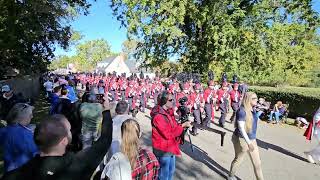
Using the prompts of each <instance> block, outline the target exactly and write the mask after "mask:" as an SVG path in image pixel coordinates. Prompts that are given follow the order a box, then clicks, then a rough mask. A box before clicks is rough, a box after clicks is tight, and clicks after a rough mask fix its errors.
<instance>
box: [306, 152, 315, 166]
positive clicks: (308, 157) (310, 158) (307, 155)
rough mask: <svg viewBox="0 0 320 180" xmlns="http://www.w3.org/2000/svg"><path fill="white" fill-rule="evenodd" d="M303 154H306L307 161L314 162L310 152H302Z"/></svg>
mask: <svg viewBox="0 0 320 180" xmlns="http://www.w3.org/2000/svg"><path fill="white" fill-rule="evenodd" d="M304 154H305V155H306V158H307V160H308V161H309V163H312V164H315V162H314V160H313V158H312V156H311V155H310V154H308V153H307V152H304Z"/></svg>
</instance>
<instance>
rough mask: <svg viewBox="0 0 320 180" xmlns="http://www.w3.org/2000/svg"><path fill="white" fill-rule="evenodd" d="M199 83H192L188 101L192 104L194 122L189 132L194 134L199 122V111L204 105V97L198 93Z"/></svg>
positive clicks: (201, 110)
mask: <svg viewBox="0 0 320 180" xmlns="http://www.w3.org/2000/svg"><path fill="white" fill-rule="evenodd" d="M200 88H201V86H200V84H199V83H197V84H196V85H194V91H195V92H193V93H192V94H191V96H190V102H191V105H192V111H193V117H194V124H193V127H192V132H191V134H192V135H194V136H196V135H198V134H199V133H198V127H199V126H200V124H201V113H202V112H203V106H204V99H203V96H202V94H201V93H200Z"/></svg>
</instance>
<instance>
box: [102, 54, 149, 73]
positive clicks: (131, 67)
mask: <svg viewBox="0 0 320 180" xmlns="http://www.w3.org/2000/svg"><path fill="white" fill-rule="evenodd" d="M116 58H117V56H111V57H108V58H106V59H104V60H103V61H100V62H99V63H105V64H108V65H107V66H105V67H97V68H96V70H97V71H98V72H105V69H106V68H108V66H109V65H110V64H111V63H112V62H113V61H114V60H115V59H116ZM124 63H125V64H126V65H127V66H128V68H129V70H130V72H131V73H140V72H141V71H142V72H143V73H152V71H151V69H150V68H148V69H147V68H139V66H138V63H137V62H136V61H134V60H126V61H124Z"/></svg>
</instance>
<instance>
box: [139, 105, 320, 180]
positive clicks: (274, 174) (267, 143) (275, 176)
mask: <svg viewBox="0 0 320 180" xmlns="http://www.w3.org/2000/svg"><path fill="white" fill-rule="evenodd" d="M216 114H217V115H219V114H218V113H216ZM230 116H231V114H229V116H228V118H229V117H230ZM137 118H138V119H139V122H140V124H141V127H142V130H143V137H142V140H143V143H144V145H145V146H147V147H149V148H151V125H150V116H149V111H147V112H146V113H145V114H143V113H139V114H138V115H137ZM228 118H227V119H228ZM217 121H218V119H217V117H216V119H215V122H217ZM211 127H212V129H211V130H210V129H209V130H202V131H199V132H200V134H199V135H198V136H197V137H192V141H193V143H194V145H195V146H194V147H195V151H194V152H192V151H191V148H190V145H189V144H185V145H182V146H181V149H182V151H183V153H182V156H181V157H179V158H177V163H176V173H175V179H176V180H193V179H197V180H206V179H210V180H216V179H218V180H220V179H226V175H227V172H228V170H229V168H230V163H231V161H232V159H233V158H234V149H233V145H232V142H231V135H232V132H233V130H234V127H233V125H232V124H230V123H226V127H225V128H224V129H223V128H220V127H217V125H215V124H213V125H212V126H211ZM217 130H223V131H225V132H226V133H227V134H226V136H225V142H224V146H223V147H221V146H220V135H219V134H217ZM303 132H304V130H301V129H298V128H296V127H293V126H289V125H285V124H284V125H273V124H267V123H265V122H260V123H259V127H258V134H257V137H258V145H259V151H260V156H261V161H262V169H263V174H264V178H265V179H266V180H319V179H320V166H317V165H313V164H309V163H307V162H306V159H305V158H304V155H303V152H304V151H307V150H309V149H311V148H313V147H315V145H316V144H315V142H312V143H310V142H307V141H306V140H305V138H304V137H303V136H302V134H303ZM236 175H237V177H238V178H239V179H242V180H251V179H255V177H254V173H253V167H252V164H251V162H250V158H249V156H247V157H246V160H245V161H244V162H243V163H242V165H241V167H240V168H239V172H238V173H237V174H236Z"/></svg>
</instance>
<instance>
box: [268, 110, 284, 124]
mask: <svg viewBox="0 0 320 180" xmlns="http://www.w3.org/2000/svg"><path fill="white" fill-rule="evenodd" d="M273 114H274V116H275V117H276V122H279V119H280V116H281V114H280V113H279V112H274V111H271V112H270V116H269V121H272V116H273Z"/></svg>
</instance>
